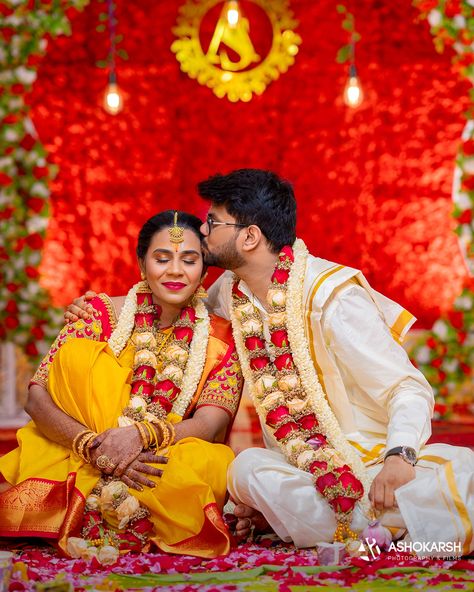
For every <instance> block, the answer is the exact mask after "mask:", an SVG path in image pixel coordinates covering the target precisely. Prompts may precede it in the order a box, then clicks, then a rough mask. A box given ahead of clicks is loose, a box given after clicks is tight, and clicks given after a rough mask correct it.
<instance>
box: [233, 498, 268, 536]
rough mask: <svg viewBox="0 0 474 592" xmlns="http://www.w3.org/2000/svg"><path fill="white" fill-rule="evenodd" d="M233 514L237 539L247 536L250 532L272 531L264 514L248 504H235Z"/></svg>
mask: <svg viewBox="0 0 474 592" xmlns="http://www.w3.org/2000/svg"><path fill="white" fill-rule="evenodd" d="M234 515H235V516H236V517H237V523H236V525H235V534H236V535H237V537H238V538H239V539H245V538H247V537H248V536H250V534H251V533H252V532H253V533H255V534H263V533H266V532H273V531H272V528H271V526H270V525H269V524H268V522H267V520H266V518H265V516H264V515H263V514H261V513H260V512H258V511H257V510H255V509H254V508H251V507H250V506H246V505H245V504H237V505H236V506H235V509H234Z"/></svg>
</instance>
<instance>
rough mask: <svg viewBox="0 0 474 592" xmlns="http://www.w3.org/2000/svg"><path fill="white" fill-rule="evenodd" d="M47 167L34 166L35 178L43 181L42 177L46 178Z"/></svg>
mask: <svg viewBox="0 0 474 592" xmlns="http://www.w3.org/2000/svg"><path fill="white" fill-rule="evenodd" d="M48 173H49V171H48V167H45V166H44V167H40V166H36V167H35V168H34V169H33V175H34V176H35V177H36V178H37V179H43V178H44V177H47V176H48Z"/></svg>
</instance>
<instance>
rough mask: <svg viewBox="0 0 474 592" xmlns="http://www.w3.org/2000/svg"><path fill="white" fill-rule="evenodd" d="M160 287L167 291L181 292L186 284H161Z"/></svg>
mask: <svg viewBox="0 0 474 592" xmlns="http://www.w3.org/2000/svg"><path fill="white" fill-rule="evenodd" d="M162 285H163V286H164V287H165V288H168V290H174V291H175V292H178V291H179V290H182V289H183V288H185V287H186V284H183V283H182V282H163V284H162Z"/></svg>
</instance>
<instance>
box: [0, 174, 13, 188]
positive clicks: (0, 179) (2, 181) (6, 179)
mask: <svg viewBox="0 0 474 592" xmlns="http://www.w3.org/2000/svg"><path fill="white" fill-rule="evenodd" d="M12 183H13V179H12V178H11V177H10V176H9V175H7V174H5V173H0V185H3V187H8V185H11V184H12Z"/></svg>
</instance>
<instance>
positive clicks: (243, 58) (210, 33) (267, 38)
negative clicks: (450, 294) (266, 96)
mask: <svg viewBox="0 0 474 592" xmlns="http://www.w3.org/2000/svg"><path fill="white" fill-rule="evenodd" d="M297 24H298V23H297V21H295V20H294V19H293V15H292V12H291V10H290V9H289V6H288V1H287V0H241V1H240V2H230V1H226V2H223V1H222V0H203V1H202V2H196V1H195V0H188V1H187V2H186V3H185V4H183V5H182V6H181V8H180V11H179V16H178V19H177V23H176V26H175V27H174V28H173V33H174V34H175V35H176V37H177V39H176V40H175V41H174V42H173V44H172V45H171V50H172V51H173V52H174V53H175V54H176V58H177V60H178V61H179V63H180V65H181V70H182V71H183V72H186V73H187V74H188V75H189V77H190V78H193V79H197V81H198V82H199V84H203V85H206V86H208V87H209V88H211V89H212V90H213V92H214V94H215V95H216V96H217V97H219V98H223V97H227V98H228V99H229V100H230V101H233V102H236V101H250V100H251V98H252V96H253V95H254V94H257V95H260V94H262V93H263V92H264V90H265V88H266V87H267V86H268V84H270V82H272V81H273V80H277V78H278V77H279V76H280V74H282V73H284V72H286V71H287V70H288V68H289V67H290V66H291V65H292V64H293V63H294V61H295V56H296V54H297V53H298V46H299V45H300V43H301V38H300V37H299V35H298V34H297V33H295V30H294V29H295V28H296V26H297Z"/></svg>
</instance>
